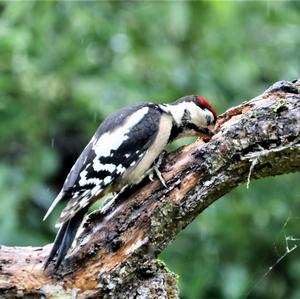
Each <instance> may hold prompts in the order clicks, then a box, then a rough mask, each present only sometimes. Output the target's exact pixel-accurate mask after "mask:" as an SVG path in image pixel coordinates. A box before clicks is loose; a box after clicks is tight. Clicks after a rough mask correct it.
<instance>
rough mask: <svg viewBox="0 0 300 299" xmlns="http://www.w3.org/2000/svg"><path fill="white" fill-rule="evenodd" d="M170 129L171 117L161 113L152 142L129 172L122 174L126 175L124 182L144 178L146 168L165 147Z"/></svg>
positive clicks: (131, 182) (132, 181)
mask: <svg viewBox="0 0 300 299" xmlns="http://www.w3.org/2000/svg"><path fill="white" fill-rule="evenodd" d="M171 129H172V117H171V115H169V114H165V113H163V114H162V115H161V119H160V123H159V128H158V132H157V135H156V137H155V140H154V142H153V143H152V144H151V145H150V147H149V148H148V150H147V152H146V153H145V154H144V156H143V158H142V159H141V160H140V161H139V162H138V163H137V164H136V166H135V167H133V168H132V169H131V170H129V173H125V174H124V178H125V177H126V182H125V183H126V184H129V185H132V184H137V183H139V182H140V181H141V180H142V179H143V178H144V176H145V174H146V172H147V170H148V169H149V168H150V167H151V165H152V164H153V162H154V161H155V159H156V158H157V157H158V156H159V155H160V153H161V152H162V151H163V150H164V148H165V147H166V145H167V143H168V140H169V137H170V134H171Z"/></svg>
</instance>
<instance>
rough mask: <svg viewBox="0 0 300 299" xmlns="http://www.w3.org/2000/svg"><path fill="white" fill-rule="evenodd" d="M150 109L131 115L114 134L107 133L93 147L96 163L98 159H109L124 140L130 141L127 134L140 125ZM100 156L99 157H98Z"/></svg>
mask: <svg viewBox="0 0 300 299" xmlns="http://www.w3.org/2000/svg"><path fill="white" fill-rule="evenodd" d="M148 111H149V107H143V108H142V109H139V110H137V111H136V112H134V113H133V114H132V115H130V116H129V117H128V118H127V120H126V121H125V123H124V124H123V125H122V126H121V127H119V128H117V129H116V130H114V131H112V132H106V133H104V134H103V135H101V136H100V138H99V139H98V140H97V142H96V143H95V144H94V145H93V150H94V151H95V153H96V158H95V159H94V161H93V162H95V160H96V159H98V157H109V156H110V155H111V152H112V151H113V150H117V149H118V148H119V147H120V145H122V143H123V142H124V140H127V139H128V136H127V134H128V133H129V132H130V130H131V129H132V127H134V126H135V125H136V124H137V123H139V122H140V121H141V120H142V118H143V117H144V116H145V115H146V114H147V113H148ZM97 156H98V157H97Z"/></svg>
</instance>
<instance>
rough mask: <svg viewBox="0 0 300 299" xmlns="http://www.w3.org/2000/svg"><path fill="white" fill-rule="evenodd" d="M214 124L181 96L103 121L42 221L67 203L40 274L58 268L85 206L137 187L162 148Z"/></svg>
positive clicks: (203, 106) (195, 100)
mask: <svg viewBox="0 0 300 299" xmlns="http://www.w3.org/2000/svg"><path fill="white" fill-rule="evenodd" d="M216 118H217V114H216V112H215V110H214V109H213V108H212V107H211V106H210V105H209V104H208V102H207V101H206V100H205V99H203V98H201V97H199V96H186V97H183V98H180V99H179V100H177V101H176V102H175V103H173V104H168V105H165V104H155V103H142V104H137V105H133V106H129V107H127V108H124V109H122V110H120V111H118V112H116V113H114V114H112V115H111V116H109V117H108V118H107V119H106V120H105V121H104V122H103V123H102V124H101V125H100V126H99V128H98V129H97V131H96V133H95V134H94V136H93V137H92V139H91V140H90V142H89V143H88V144H87V146H86V147H85V149H84V150H83V152H82V153H81V155H80V156H79V158H78V159H77V161H76V163H75V164H74V166H73V167H72V169H71V171H70V173H69V174H68V176H67V178H66V180H65V183H64V185H63V188H62V190H61V191H60V193H59V194H58V196H57V197H56V199H55V200H54V201H53V203H52V205H51V206H50V208H49V210H48V212H47V213H46V215H45V217H44V220H45V219H46V218H47V217H48V215H49V214H50V213H51V212H52V210H53V209H54V207H55V206H56V205H57V203H58V202H59V201H61V200H62V199H68V204H67V206H66V207H65V208H64V210H63V211H62V213H61V215H60V218H59V221H58V226H59V227H60V229H59V231H58V233H57V236H56V239H55V241H54V245H53V247H52V250H51V252H50V254H49V256H48V259H47V261H46V263H45V268H47V266H48V265H49V263H50V262H51V261H52V260H53V259H54V258H55V256H57V259H56V262H55V267H58V266H59V265H60V263H61V261H62V260H63V259H64V257H65V255H66V254H67V251H68V249H69V248H70V246H71V245H72V242H73V240H74V238H75V235H76V232H77V230H78V228H79V226H80V224H81V222H82V220H83V218H84V216H85V214H86V212H87V210H88V207H89V206H90V205H91V204H93V203H94V202H95V201H96V200H97V199H100V198H101V197H103V196H104V195H105V194H107V193H108V192H118V191H120V190H121V189H122V188H123V187H125V186H132V185H135V184H137V183H139V182H140V181H141V180H142V179H143V178H144V177H145V175H147V174H149V169H151V167H153V166H154V162H155V160H156V159H157V158H158V157H159V155H160V154H161V152H162V151H163V150H164V148H165V147H166V145H167V144H168V143H170V142H172V141H173V140H174V139H176V138H179V137H184V136H191V135H197V134H199V133H204V134H205V133H209V132H210V131H211V130H212V129H213V127H214V124H215V122H216Z"/></svg>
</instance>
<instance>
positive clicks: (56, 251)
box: [44, 207, 88, 270]
mask: <svg viewBox="0 0 300 299" xmlns="http://www.w3.org/2000/svg"><path fill="white" fill-rule="evenodd" d="M87 210H88V207H85V208H83V209H82V210H80V211H79V212H78V213H77V214H75V215H74V216H73V217H72V218H71V219H70V220H68V221H67V222H65V223H63V225H62V226H61V228H60V229H59V231H58V233H57V235H56V238H55V240H54V244H53V247H52V249H51V252H50V254H49V256H48V258H47V260H46V262H45V264H44V270H46V269H47V267H48V266H49V264H50V263H51V262H52V261H53V260H54V258H55V256H56V255H57V259H56V261H55V265H54V267H55V269H57V268H58V267H59V265H60V264H61V262H62V261H63V260H64V258H65V256H66V255H67V252H68V250H69V248H70V247H71V245H72V243H73V241H74V239H75V236H76V233H77V231H78V228H79V226H80V224H81V222H82V220H83V218H84V215H85V214H86V212H87Z"/></svg>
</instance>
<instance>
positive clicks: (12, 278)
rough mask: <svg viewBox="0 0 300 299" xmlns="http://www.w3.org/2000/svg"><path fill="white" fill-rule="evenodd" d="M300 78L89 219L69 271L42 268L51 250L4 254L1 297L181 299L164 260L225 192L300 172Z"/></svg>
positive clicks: (235, 111)
mask: <svg viewBox="0 0 300 299" xmlns="http://www.w3.org/2000/svg"><path fill="white" fill-rule="evenodd" d="M299 87H300V81H299V80H298V81H296V82H294V83H290V82H287V81H280V82H277V83H275V84H274V85H273V86H271V87H270V88H269V89H268V90H267V91H266V92H264V93H263V94H262V95H260V96H258V97H256V98H254V99H252V100H250V101H248V102H244V103H242V104H241V105H239V106H237V107H234V108H232V109H229V110H228V111H226V112H225V113H224V114H222V115H221V116H220V117H219V118H218V122H217V128H216V134H215V135H214V136H213V137H212V138H211V139H210V140H204V139H199V140H197V141H196V142H195V143H193V144H191V145H188V146H186V147H183V148H181V149H179V150H177V151H176V152H173V153H171V154H169V155H168V156H167V158H166V160H165V163H164V165H163V169H162V173H163V176H164V178H165V180H166V181H167V184H168V187H169V188H168V189H165V188H163V187H162V186H161V185H160V183H159V182H158V181H154V182H146V181H144V182H143V183H142V184H141V185H140V186H138V188H135V189H134V190H132V191H131V193H129V194H127V195H126V198H125V197H124V198H121V199H119V201H118V202H115V203H114V204H113V205H112V206H110V207H109V208H108V209H107V210H106V211H105V212H103V210H101V211H97V212H94V213H93V214H91V215H90V216H89V218H88V219H87V221H86V223H85V225H84V227H83V229H82V231H81V233H80V235H79V237H78V239H77V245H76V246H75V249H74V250H73V251H72V253H71V254H70V255H69V257H68V258H67V259H66V260H65V262H64V263H63V264H62V266H61V267H60V268H59V269H58V270H57V271H54V270H53V268H51V267H50V268H49V270H48V271H47V272H43V271H42V263H43V261H44V259H45V257H46V256H47V254H48V252H49V249H50V246H51V245H47V246H45V247H42V248H31V247H30V248H28V247H26V248H24V247H12V248H8V247H2V248H0V298H16V297H20V298H24V297H25V295H26V296H30V297H28V298H41V297H43V296H44V297H47V298H179V295H178V293H179V292H178V288H177V279H176V275H175V274H173V273H170V272H169V271H168V269H166V267H165V266H164V265H163V263H161V262H159V261H157V260H156V257H157V255H158V254H159V253H160V252H161V251H162V250H163V249H164V248H165V247H166V246H167V245H168V244H169V243H170V241H171V240H172V239H174V238H175V237H176V235H177V234H178V233H179V232H180V231H181V230H182V229H183V228H184V227H186V226H187V225H188V224H189V223H190V222H192V221H193V219H194V218H195V217H196V216H197V215H198V214H199V213H201V212H202V211H203V210H204V209H205V208H207V207H208V206H209V205H210V204H211V203H213V202H214V201H216V200H217V199H219V198H220V197H221V196H222V195H224V194H226V193H228V192H230V191H231V190H232V189H233V188H235V187H236V186H238V185H239V184H241V183H244V182H248V183H249V182H250V180H251V179H259V178H262V177H266V176H274V175H279V174H284V173H288V172H295V171H299V170H300V137H299V135H300V95H299Z"/></svg>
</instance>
